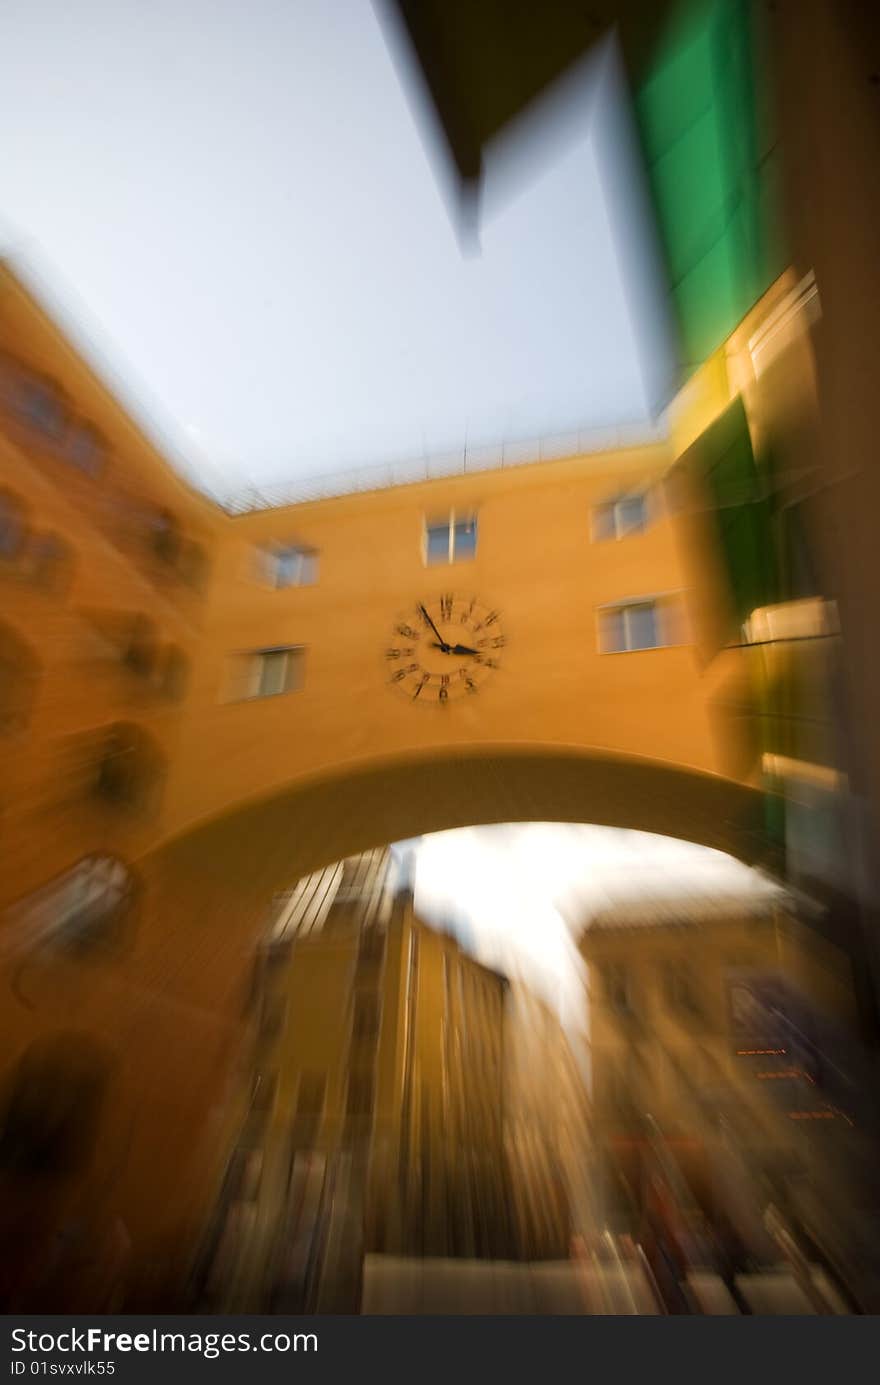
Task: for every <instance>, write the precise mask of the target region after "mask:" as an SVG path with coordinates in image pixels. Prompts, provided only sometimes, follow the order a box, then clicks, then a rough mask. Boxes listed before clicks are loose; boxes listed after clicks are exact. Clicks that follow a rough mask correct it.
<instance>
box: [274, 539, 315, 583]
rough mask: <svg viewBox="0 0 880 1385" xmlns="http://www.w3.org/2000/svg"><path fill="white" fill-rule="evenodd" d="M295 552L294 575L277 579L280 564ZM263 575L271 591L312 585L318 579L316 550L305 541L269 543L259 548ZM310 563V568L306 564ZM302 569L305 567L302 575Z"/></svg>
mask: <svg viewBox="0 0 880 1385" xmlns="http://www.w3.org/2000/svg"><path fill="white" fill-rule="evenodd" d="M294 553H295V554H296V556H297V559H298V562H297V564H296V569H295V575H294V576H293V577H292V578H291V579H290V580H287V581H283V582H282V581H279V575H280V571H281V568H280V564H281V562H282V560H283V558H284V557H285V556H286V555H288V554H294ZM260 556H261V559H262V568H263V576H264V578H265V581H266V583H267V585H268V586H270V587H271V588H272V589H273V591H286V590H287V589H288V588H289V587H313V586H315V585H316V584H317V581H318V550H317V549H316V548H312V547H310V545H309V544H305V543H271V544H266V545H265V546H264V547H263V548H261V550H260ZM307 564H311V569H310V571H309V569H307V567H306V565H307ZM304 569H306V572H305V575H304Z"/></svg>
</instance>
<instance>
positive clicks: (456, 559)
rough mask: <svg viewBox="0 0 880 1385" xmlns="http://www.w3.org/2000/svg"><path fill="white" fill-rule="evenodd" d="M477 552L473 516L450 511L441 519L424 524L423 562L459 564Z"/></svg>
mask: <svg viewBox="0 0 880 1385" xmlns="http://www.w3.org/2000/svg"><path fill="white" fill-rule="evenodd" d="M476 552H477V519H476V516H475V515H474V514H470V513H464V514H462V513H461V512H460V511H458V512H457V511H455V510H450V511H449V514H448V515H446V516H444V517H443V518H442V519H434V520H428V521H426V523H425V562H426V563H461V562H466V561H467V560H468V559H469V558H473V557H474V556H475V555H476Z"/></svg>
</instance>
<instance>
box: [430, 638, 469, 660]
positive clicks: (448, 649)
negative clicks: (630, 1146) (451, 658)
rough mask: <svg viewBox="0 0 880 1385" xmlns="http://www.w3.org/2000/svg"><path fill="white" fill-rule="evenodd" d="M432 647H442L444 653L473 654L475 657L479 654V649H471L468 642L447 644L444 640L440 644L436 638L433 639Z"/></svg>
mask: <svg viewBox="0 0 880 1385" xmlns="http://www.w3.org/2000/svg"><path fill="white" fill-rule="evenodd" d="M431 648H432V649H442V650H443V653H444V654H472V655H473V657H474V658H475V659H476V658H477V657H478V655H479V650H477V649H471V647H470V645H467V644H446V643H445V642H443V641H441V642H440V644H438V643H437V641H436V640H432V641H431Z"/></svg>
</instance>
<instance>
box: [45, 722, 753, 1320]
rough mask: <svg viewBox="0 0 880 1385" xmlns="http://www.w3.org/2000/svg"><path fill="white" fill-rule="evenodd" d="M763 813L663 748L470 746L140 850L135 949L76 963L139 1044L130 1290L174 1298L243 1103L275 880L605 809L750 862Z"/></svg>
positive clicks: (124, 1191) (318, 789)
mask: <svg viewBox="0 0 880 1385" xmlns="http://www.w3.org/2000/svg"><path fill="white" fill-rule="evenodd" d="M759 809H760V797H759V795H758V794H757V793H756V792H755V791H752V790H749V789H747V788H744V787H743V786H742V785H740V784H737V783H735V782H732V781H726V780H724V779H721V778H719V777H716V776H712V775H707V774H700V773H696V772H691V771H687V770H682V769H681V768H675V767H669V766H666V765H663V764H660V763H657V762H650V761H644V760H635V759H623V758H619V757H613V756H607V755H600V754H594V755H584V754H581V753H577V752H571V753H560V752H553V751H547V750H546V749H541V750H534V749H529V748H527V747H511V748H510V749H509V750H507V751H505V752H504V753H499V752H498V751H495V750H493V752H492V753H491V754H487V753H485V752H483V751H480V750H479V749H474V750H473V751H472V752H467V753H462V752H460V751H456V752H455V754H454V755H451V754H449V753H447V754H445V755H444V756H442V757H438V756H422V757H415V756H411V757H409V758H408V759H406V760H403V759H399V760H395V761H388V760H384V761H381V762H378V761H374V762H373V763H367V764H360V765H357V766H351V767H349V768H348V770H347V772H341V771H340V772H337V773H334V774H333V775H329V776H327V777H326V778H323V779H320V780H313V781H310V782H308V783H298V784H293V785H291V786H290V787H289V788H288V789H287V790H286V791H285V792H284V793H282V794H279V795H275V796H273V797H271V798H266V799H262V800H260V801H257V802H253V803H250V804H247V805H244V806H242V807H241V808H240V809H239V810H238V811H236V812H235V813H234V814H230V815H227V816H223V817H220V818H217V819H215V820H213V821H210V822H207V823H203V824H202V825H200V826H199V827H198V828H197V829H196V830H194V831H192V832H190V833H188V834H187V835H186V836H185V837H182V838H179V839H177V840H174V841H171V842H168V843H166V844H165V845H164V846H163V847H162V848H161V849H159V850H157V851H155V852H153V853H151V854H149V855H145V856H143V857H141V858H140V859H139V861H138V862H137V868H138V874H139V878H141V879H142V881H143V894H142V897H141V900H140V902H139V907H138V911H137V918H136V921H135V926H134V928H133V930H132V944H131V947H130V949H129V950H128V951H127V952H126V954H125V955H124V956H120V957H118V958H114V959H113V960H112V961H111V960H108V961H107V962H106V964H104V963H102V964H101V965H100V966H99V965H98V964H97V963H95V964H94V965H90V966H89V968H88V969H86V968H85V967H80V968H79V969H78V970H77V973H76V987H77V989H76V1007H77V1011H78V1013H79V1014H80V1015H82V1016H88V1017H89V1022H90V1025H91V1026H93V1027H94V1028H95V1030H96V1031H97V1032H100V1033H102V1034H105V1035H107V1036H108V1038H109V1039H111V1040H112V1042H113V1043H114V1045H115V1046H116V1047H117V1048H118V1049H119V1051H120V1052H123V1053H124V1055H125V1064H124V1073H122V1074H121V1081H120V1085H119V1089H118V1091H117V1092H116V1093H115V1097H114V1102H113V1103H112V1104H111V1106H110V1109H108V1110H107V1112H106V1118H105V1121H104V1122H103V1123H102V1125H103V1129H102V1135H101V1138H102V1141H104V1142H109V1144H113V1142H114V1139H116V1138H119V1137H120V1131H121V1130H122V1127H123V1126H126V1130H127V1128H128V1127H127V1125H126V1122H127V1121H128V1122H130V1112H131V1110H132V1109H135V1110H136V1111H137V1121H136V1128H135V1129H134V1131H133V1133H132V1135H131V1139H130V1143H129V1144H128V1145H127V1155H126V1159H125V1167H124V1168H123V1169H120V1171H119V1176H118V1181H116V1182H115V1183H114V1187H113V1189H112V1197H111V1198H110V1201H111V1202H112V1208H110V1207H109V1204H108V1210H109V1211H112V1212H113V1214H114V1215H118V1216H119V1217H120V1219H121V1221H122V1223H123V1224H124V1225H125V1227H126V1231H127V1234H128V1235H130V1237H131V1242H132V1248H133V1249H132V1264H133V1266H134V1267H143V1275H144V1278H143V1279H142V1278H141V1270H140V1268H136V1270H135V1271H133V1273H134V1274H135V1282H134V1285H133V1290H132V1292H133V1294H134V1297H133V1300H132V1301H133V1302H142V1303H145V1304H146V1303H152V1304H155V1303H157V1302H162V1303H166V1304H167V1303H169V1302H174V1301H175V1299H174V1294H175V1292H176V1288H175V1285H174V1284H173V1283H172V1282H171V1281H170V1280H166V1279H165V1276H166V1275H171V1276H172V1279H173V1277H174V1275H176V1274H177V1273H178V1271H180V1272H181V1273H183V1272H184V1271H185V1267H186V1264H187V1260H188V1254H189V1252H190V1251H191V1249H192V1247H193V1245H194V1243H195V1241H196V1239H197V1237H198V1235H199V1234H200V1231H201V1228H202V1226H203V1224H204V1218H205V1216H206V1214H207V1210H208V1207H209V1205H210V1204H211V1202H212V1199H213V1197H214V1193H215V1190H216V1188H217V1186H218V1181H219V1180H220V1178H221V1177H222V1171H223V1164H224V1158H225V1153H226V1151H228V1149H229V1147H230V1144H231V1143H232V1140H233V1139H234V1131H235V1127H236V1124H237V1123H240V1122H241V1120H242V1119H243V1116H244V1114H245V1113H244V1112H243V1111H242V1110H241V1109H239V1108H238V1107H236V1106H235V1103H234V1101H232V1099H231V1098H230V1092H231V1091H233V1090H234V1089H235V1072H236V1064H237V1063H240V1055H241V1052H242V1044H243V1041H244V1038H245V1029H244V1028H243V1022H244V1021H246V1017H247V1011H246V1004H247V998H248V996H249V994H250V993H251V992H250V987H251V983H252V978H253V965H254V960H255V949H256V947H257V944H258V942H259V940H260V939H261V937H262V936H263V934H264V932H265V929H266V926H267V923H268V921H269V918H270V911H271V908H272V899H273V895H274V894H275V893H276V892H277V891H280V890H284V889H286V888H288V887H289V886H290V885H291V884H292V883H293V882H294V881H295V880H296V879H297V878H299V877H301V876H303V875H306V874H308V873H310V872H311V871H314V870H317V869H319V868H321V867H323V866H325V865H328V864H330V863H332V862H334V861H338V860H340V859H342V858H344V857H346V856H350V855H352V854H354V853H357V852H360V851H364V850H367V849H369V848H371V847H375V846H381V845H384V844H386V843H388V842H393V841H399V840H402V839H405V838H407V837H413V836H417V835H421V834H425V833H429V832H436V831H441V830H443V829H447V828H451V827H461V826H470V825H474V824H479V823H499V822H517V821H518V822H527V821H529V822H534V821H561V822H595V823H599V824H604V825H608V826H621V827H629V828H633V829H640V830H644V831H648V832H659V833H662V834H666V835H674V836H679V837H683V838H689V839H691V840H693V841H695V842H699V843H702V844H704V845H706V846H710V847H714V848H717V849H720V850H723V851H727V852H729V853H731V854H734V855H737V856H739V857H741V858H742V859H745V860H751V859H754V856H755V852H754V851H753V849H752V846H753V843H757V842H758V840H759V838H758V836H757V834H756V833H755V834H754V835H753V828H754V826H755V820H756V816H755V815H756V813H757V812H758V811H759ZM47 966H48V964H47ZM63 980H64V978H62V977H61V975H60V974H59V975H58V976H57V977H56V976H55V972H54V971H51V972H50V971H49V970H46V971H45V974H44V973H43V972H40V973H39V974H36V973H35V978H34V982H33V988H32V989H33V1005H34V1008H33V1009H32V1010H30V1011H27V1012H25V1011H23V1010H22V1012H21V1015H20V1017H19V1018H20V1022H21V1024H22V1025H23V1026H24V1025H28V1026H33V1025H37V1026H39V1027H41V1028H42V1027H43V1025H44V1024H45V1023H48V1025H49V1028H50V1029H51V1027H52V1019H51V1016H52V1013H53V1009H52V1006H51V1001H52V998H53V996H54V989H53V988H54V987H56V986H61V985H62V984H63ZM44 992H45V994H44ZM332 1020H333V1017H332V1016H328V1023H329V1022H332ZM117 1127H118V1129H117ZM157 1267H158V1269H157ZM172 1267H177V1268H176V1269H173V1270H172ZM154 1272H159V1273H160V1277H161V1279H162V1282H161V1283H159V1282H156V1280H155V1279H154V1278H153V1275H154Z"/></svg>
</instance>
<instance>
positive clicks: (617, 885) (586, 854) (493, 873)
mask: <svg viewBox="0 0 880 1385" xmlns="http://www.w3.org/2000/svg"><path fill="white" fill-rule="evenodd" d="M394 855H395V857H396V858H397V860H398V861H400V862H401V863H404V862H407V861H408V862H409V865H408V867H407V866H404V865H403V864H402V865H401V869H406V868H408V869H410V870H412V869H414V872H415V907H416V911H417V913H418V914H419V915H420V916H421V917H422V918H423V919H424V920H425V922H426V923H429V924H431V925H433V926H434V927H437V928H443V929H445V930H446V931H448V932H452V933H454V934H455V936H456V937H457V938H458V940H459V942H460V943H461V944H462V946H463V947H464V948H465V950H466V951H467V952H468V953H470V954H471V955H472V956H475V957H476V958H477V959H478V960H479V961H480V962H482V963H484V964H485V965H486V966H490V967H493V968H495V969H496V970H500V971H502V972H503V973H505V974H506V975H507V976H509V977H510V978H511V979H519V980H521V981H523V982H524V983H526V984H527V985H528V986H529V987H530V988H531V989H532V990H534V991H535V993H536V994H538V995H539V996H540V997H541V998H542V999H543V1000H544V1001H545V1003H546V1004H547V1005H549V1006H550V1007H551V1008H552V1009H553V1010H555V1012H556V1013H557V1015H558V1016H559V1018H560V1020H561V1022H562V1024H563V1026H564V1027H565V1028H566V1030H567V1032H568V1034H569V1036H570V1038H572V1040H574V1041H578V1040H579V1039H581V1038H583V1036H584V1035H585V1034H586V1033H587V1030H588V1019H589V1016H588V1011H587V1008H586V1002H585V997H584V984H583V982H584V964H583V962H582V961H581V959H580V956H579V953H578V948H577V938H578V937H579V935H580V932H581V931H582V929H583V927H584V926H585V925H586V924H587V923H588V921H589V919H590V918H591V917H592V916H593V915H594V914H596V913H597V912H599V911H600V910H601V909H603V908H607V907H608V906H610V905H616V904H622V903H631V902H635V901H642V900H645V899H648V898H659V897H664V896H665V897H670V896H672V897H674V898H676V899H681V898H682V897H683V896H685V895H687V896H688V897H693V898H697V899H699V898H705V899H707V900H710V901H711V900H717V898H718V897H719V896H721V895H723V896H725V897H739V896H742V897H743V898H754V897H755V896H756V895H759V896H768V897H769V896H770V895H774V894H778V893H779V888H778V886H776V885H775V884H773V883H772V882H770V881H769V880H768V879H767V877H765V876H763V875H761V874H759V873H758V872H757V871H754V870H752V869H750V868H749V867H748V866H746V865H743V863H742V862H741V861H737V860H735V859H734V858H733V857H732V856H728V855H726V854H725V853H724V852H722V851H714V850H712V849H710V848H709V847H704V846H698V845H697V844H696V843H694V842H686V841H681V840H679V839H677V838H672V837H662V836H658V835H656V834H654V833H650V832H634V831H627V830H624V829H621V828H615V827H597V826H589V825H579V824H569V823H552V822H551V823H546V822H545V823H540V822H533V823H507V824H501V825H498V826H484V827H467V828H457V829H455V830H453V831H450V832H436V833H432V834H431V835H429V836H425V837H421V838H417V839H414V840H412V841H410V842H405V843H398V844H397V846H396V847H395V849H394Z"/></svg>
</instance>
